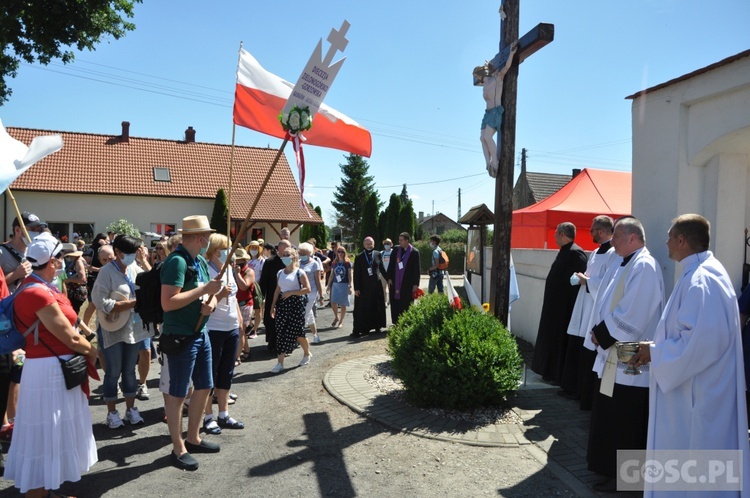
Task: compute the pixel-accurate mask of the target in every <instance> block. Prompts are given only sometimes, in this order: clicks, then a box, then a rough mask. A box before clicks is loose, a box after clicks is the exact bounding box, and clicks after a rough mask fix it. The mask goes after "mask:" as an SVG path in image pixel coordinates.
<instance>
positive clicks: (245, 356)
mask: <svg viewBox="0 0 750 498" xmlns="http://www.w3.org/2000/svg"><path fill="white" fill-rule="evenodd" d="M250 356H251V355H250V351H243V352H241V353H240V361H249V360H250Z"/></svg>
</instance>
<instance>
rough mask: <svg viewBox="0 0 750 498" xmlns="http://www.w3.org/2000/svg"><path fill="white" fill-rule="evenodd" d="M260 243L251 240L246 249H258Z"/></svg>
mask: <svg viewBox="0 0 750 498" xmlns="http://www.w3.org/2000/svg"><path fill="white" fill-rule="evenodd" d="M260 245H261V243H260V242H258V241H257V240H251V241H250V243H249V244H248V245H247V247H252V246H257V247H260Z"/></svg>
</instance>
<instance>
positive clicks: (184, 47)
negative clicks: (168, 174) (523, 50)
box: [0, 0, 750, 223]
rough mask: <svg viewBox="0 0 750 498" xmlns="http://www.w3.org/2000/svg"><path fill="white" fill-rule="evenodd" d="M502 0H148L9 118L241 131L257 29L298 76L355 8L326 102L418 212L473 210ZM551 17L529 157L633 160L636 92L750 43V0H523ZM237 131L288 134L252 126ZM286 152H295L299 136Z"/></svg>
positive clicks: (536, 14)
mask: <svg viewBox="0 0 750 498" xmlns="http://www.w3.org/2000/svg"><path fill="white" fill-rule="evenodd" d="M209 5H210V7H208V8H207V6H209ZM498 7H499V2H497V1H496V2H487V1H479V0H465V1H462V2H427V1H424V0H412V1H408V2H404V1H401V2H395V1H392V0H381V1H380V2H352V1H339V0H333V1H327V2H306V1H297V0H288V1H286V2H283V3H278V2H246V1H245V2H240V1H220V2H210V3H208V2H199V1H195V0H183V1H180V2H177V1H172V0H160V1H154V0H145V1H144V3H143V4H140V5H137V6H136V9H135V18H134V22H135V24H136V26H137V28H136V30H135V31H133V32H130V33H128V34H127V35H126V36H125V37H124V38H122V39H120V40H108V41H107V42H105V43H103V44H101V45H99V46H98V48H97V50H96V51H95V52H84V53H81V54H79V55H78V56H77V59H76V61H75V62H74V63H73V64H69V65H67V66H63V65H62V64H59V63H53V64H51V65H50V66H47V67H43V66H40V65H28V64H23V65H22V66H21V68H20V71H19V75H18V77H17V78H16V79H14V80H11V81H10V82H9V83H10V86H11V87H12V88H13V95H12V96H11V100H10V102H8V103H6V104H5V105H4V106H2V107H0V118H2V120H3V123H4V124H5V125H6V126H20V127H30V128H40V129H52V130H65V131H82V132H92V133H104V134H112V135H118V134H119V133H120V122H121V121H124V120H127V121H130V123H131V135H132V136H140V137H153V138H166V139H181V138H182V135H183V132H184V130H185V129H186V128H187V126H193V127H194V128H195V129H196V130H197V137H196V138H197V140H198V141H205V142H214V143H230V142H231V136H232V101H233V95H234V93H233V92H234V82H235V73H236V66H237V50H238V48H239V43H240V41H242V42H243V43H244V47H245V49H247V50H248V51H249V52H250V53H251V54H253V55H254V56H255V57H256V58H257V59H258V61H259V62H260V63H261V64H262V65H263V66H264V67H265V68H266V69H268V70H269V71H271V72H273V73H275V74H277V75H279V76H281V77H283V78H285V79H287V80H289V81H292V82H295V81H296V80H297V77H298V76H299V73H300V71H301V70H302V68H303V66H304V65H305V63H306V62H307V59H308V58H309V56H310V54H311V52H312V50H313V48H314V46H315V44H316V43H317V41H318V39H319V38H321V37H322V38H324V39H325V38H326V37H327V36H328V33H329V31H330V30H331V28H333V27H335V28H338V27H339V26H340V25H341V22H342V20H343V19H347V20H348V21H349V22H350V23H351V25H352V26H351V28H350V29H349V32H348V34H347V38H348V39H349V45H348V47H347V48H346V51H345V53H344V55H345V56H346V57H347V60H346V62H345V63H344V66H343V68H342V70H341V72H340V73H339V75H338V77H337V79H336V81H335V82H334V84H333V86H332V87H331V90H330V91H329V93H328V96H327V97H326V103H327V104H329V105H331V106H332V107H335V108H336V109H338V110H340V111H341V112H344V113H345V114H348V115H349V116H351V117H352V118H354V119H356V120H358V121H359V122H360V123H361V124H362V125H364V126H365V127H367V128H368V129H369V130H370V131H371V132H372V134H373V154H372V157H371V158H370V159H368V163H369V164H370V172H371V174H372V175H373V176H374V177H375V181H376V184H377V187H378V188H379V192H380V194H381V199H383V200H387V198H388V196H389V195H390V194H391V193H393V192H396V193H398V192H400V190H401V184H403V183H406V184H407V189H408V192H409V194H410V195H411V196H412V198H413V201H414V206H415V211H424V212H425V213H431V212H433V211H432V210H433V208H432V203H433V201H434V210H435V212H443V213H445V214H447V215H448V216H450V217H451V218H454V219H455V218H456V215H457V201H458V198H457V193H458V189H459V188H461V190H462V210H463V212H464V213H465V212H466V211H467V210H468V209H469V208H470V207H471V206H473V205H476V204H481V203H486V204H487V205H488V206H490V207H491V208H492V206H493V203H494V180H492V179H490V178H489V176H488V175H487V174H486V172H485V167H484V164H483V163H484V160H483V155H482V153H481V146H480V143H479V126H480V122H481V119H482V115H483V112H484V101H483V99H482V95H481V88H477V87H474V86H472V78H471V72H472V70H473V68H474V67H475V66H477V65H481V64H482V63H483V62H484V61H485V59H491V58H492V57H493V56H494V54H495V53H496V52H497V50H498V41H499V23H500V21H499V15H498V13H497V10H498ZM539 22H549V23H553V24H554V25H555V41H554V42H552V43H551V44H550V45H548V46H546V47H545V48H543V49H542V50H540V51H539V52H537V53H536V54H534V55H533V56H532V57H530V58H529V59H527V60H526V61H525V62H524V63H523V64H522V65H521V67H520V71H519V82H518V117H517V128H516V152H517V155H518V156H519V157H520V153H521V148H523V147H525V148H527V149H528V151H529V152H528V161H527V167H528V169H529V170H530V171H544V172H551V173H569V172H570V170H571V169H572V168H582V167H595V168H603V169H617V170H629V169H630V160H631V140H630V138H631V117H630V101H628V100H625V97H626V96H627V95H630V94H632V93H635V92H636V91H638V90H640V89H642V88H646V87H649V86H653V85H656V84H659V83H662V82H664V81H667V80H669V79H672V78H674V77H677V76H680V75H682V74H685V73H688V72H691V71H693V70H695V69H698V68H701V67H704V66H706V65H709V64H711V63H713V62H716V61H719V60H721V59H723V58H725V57H728V56H731V55H734V54H736V53H738V52H741V51H743V50H746V49H748V48H750V30H749V29H748V25H749V24H750V2H748V1H747V0H717V1H716V2H712V3H706V2H698V1H697V0H633V1H630V2H615V1H602V0H577V1H574V2H564V1H562V0H521V22H520V32H521V34H523V33H525V32H527V31H528V30H529V29H531V28H532V27H533V26H535V25H536V24H537V23H539ZM326 49H327V45H325V46H324V51H325V50H326ZM237 143H238V144H241V145H254V146H262V147H265V146H267V145H270V146H271V147H278V146H279V145H280V143H281V141H280V140H278V139H275V138H272V137H268V136H265V135H262V134H260V133H257V132H253V131H251V130H247V129H243V128H238V129H237ZM345 154H346V153H344V152H340V151H336V150H332V149H322V148H316V147H307V148H306V149H305V155H306V158H307V163H308V171H307V182H306V197H307V199H308V200H309V201H311V202H313V203H314V204H316V205H320V206H322V208H323V214H324V218H325V219H326V221H327V222H329V223H330V222H332V221H333V219H334V211H333V208H332V206H331V204H330V202H331V199H332V194H333V190H334V188H335V186H337V185H338V184H339V183H340V169H339V167H338V165H339V164H341V163H343V162H344V160H345V159H344V156H345ZM287 158H288V159H289V162H290V163H292V161H293V157H292V155H291V149H290V150H287ZM519 161H520V160H519V159H518V158H517V164H519V165H518V166H517V170H516V173H518V169H519V168H520V162H519ZM295 176H296V173H295ZM428 182H432V183H428ZM245 214H246V213H238V214H237V217H240V218H241V217H244V215H245Z"/></svg>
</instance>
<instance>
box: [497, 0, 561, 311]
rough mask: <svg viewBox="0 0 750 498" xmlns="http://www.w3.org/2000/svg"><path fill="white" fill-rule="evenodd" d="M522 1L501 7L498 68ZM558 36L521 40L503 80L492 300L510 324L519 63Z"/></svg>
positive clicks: (538, 33) (514, 33)
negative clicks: (511, 230)
mask: <svg viewBox="0 0 750 498" xmlns="http://www.w3.org/2000/svg"><path fill="white" fill-rule="evenodd" d="M519 2H520V0H504V1H502V2H501V5H502V6H501V10H504V11H505V18H504V19H503V20H502V22H501V25H500V32H501V33H500V34H501V40H500V51H499V53H498V54H497V55H496V56H495V57H494V58H493V59H492V65H493V66H494V67H503V65H504V64H505V61H506V60H507V58H508V55H509V54H510V45H511V43H513V42H514V41H516V40H517V39H518V19H519ZM554 37H555V26H554V25H552V24H546V23H541V24H538V25H537V26H536V27H535V28H533V29H532V30H531V31H529V32H528V33H526V34H525V35H523V37H521V39H520V40H519V41H518V49H517V51H516V58H517V62H516V63H515V64H513V65H511V67H510V69H509V70H508V72H507V73H506V74H505V79H504V80H503V94H502V106H503V108H504V109H505V111H504V113H503V121H502V125H501V128H500V132H499V140H498V147H497V157H498V158H499V164H498V173H497V178H496V179H495V225H494V229H495V231H494V239H493V242H492V274H491V275H492V276H491V284H490V303H491V304H492V309H493V312H494V314H495V316H496V317H497V318H499V319H500V321H501V322H503V323H504V324H507V323H508V307H509V301H510V299H509V293H510V228H511V226H510V225H511V219H512V217H513V171H514V162H515V161H514V160H515V156H516V95H517V92H518V64H520V63H521V62H523V61H524V60H525V59H526V58H527V57H529V56H530V55H531V54H533V53H534V52H536V51H537V50H539V49H540V48H542V47H543V46H545V45H547V44H548V43H550V42H551V41H552V40H553V39H554Z"/></svg>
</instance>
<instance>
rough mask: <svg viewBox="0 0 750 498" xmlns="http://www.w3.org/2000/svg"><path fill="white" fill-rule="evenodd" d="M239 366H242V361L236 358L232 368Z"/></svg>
mask: <svg viewBox="0 0 750 498" xmlns="http://www.w3.org/2000/svg"><path fill="white" fill-rule="evenodd" d="M240 365H242V360H240V359H239V358H237V359H236V360H234V366H235V367H239V366H240Z"/></svg>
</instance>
